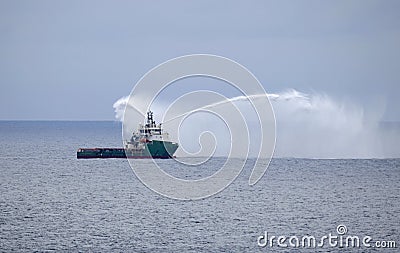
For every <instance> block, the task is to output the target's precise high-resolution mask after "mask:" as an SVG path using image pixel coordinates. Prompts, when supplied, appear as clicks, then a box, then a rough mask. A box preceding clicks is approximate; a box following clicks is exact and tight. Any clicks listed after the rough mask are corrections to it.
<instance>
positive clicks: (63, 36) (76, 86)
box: [0, 0, 400, 121]
mask: <svg viewBox="0 0 400 253" xmlns="http://www.w3.org/2000/svg"><path fill="white" fill-rule="evenodd" d="M399 13H400V2H399V1H242V2H222V1H221V2H216V1H159V2H150V1H41V0H38V1H0V34H1V40H0V87H1V92H0V119H3V120H7V119H11V120H13V119H18V120H20V119H21V120H23V119H28V120H36V119H37V120H53V119H54V120H112V119H114V111H113V108H112V105H113V103H114V102H115V101H116V100H117V99H118V98H120V97H121V96H124V95H128V94H129V92H130V91H131V89H132V88H133V86H134V84H135V83H136V82H137V81H138V80H139V79H140V77H141V76H142V75H143V74H145V73H146V72H147V71H148V70H150V69H151V68H152V67H154V66H156V65H158V64H160V63H161V62H164V61H166V60H168V59H170V58H173V57H177V56H181V55H185V54H193V53H209V54H217V55H222V56H225V57H228V58H231V59H233V60H235V61H237V62H239V63H241V64H242V65H244V66H246V67H247V68H248V69H249V70H250V71H252V72H253V73H254V74H255V75H256V76H257V78H258V79H259V80H260V82H261V83H262V84H263V85H264V87H265V89H266V90H267V92H271V93H274V92H280V91H282V90H285V89H288V88H294V89H297V90H300V91H304V92H318V93H326V94H328V95H329V96H332V97H333V98H335V99H338V100H344V101H354V102H355V103H357V104H360V105H362V106H363V107H365V108H366V109H368V108H371V107H374V106H380V107H383V108H384V109H383V110H384V115H383V120H396V121H398V120H400V101H399V99H398V95H399V94H400V64H399V63H400V15H399Z"/></svg>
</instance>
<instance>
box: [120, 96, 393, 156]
mask: <svg viewBox="0 0 400 253" xmlns="http://www.w3.org/2000/svg"><path fill="white" fill-rule="evenodd" d="M265 96H266V95H265V94H260V95H252V96H251V97H252V98H253V99H254V100H255V101H256V102H257V99H260V100H261V99H265ZM267 96H268V98H269V100H270V101H271V103H272V106H273V108H274V112H275V116H276V122H277V142H276V149H275V155H274V156H275V157H303V158H386V157H400V148H399V146H398V145H397V144H396V143H400V133H399V129H398V128H397V129H392V130H390V131H389V130H387V129H384V128H382V127H381V126H380V125H379V123H380V120H381V118H380V117H379V116H377V117H374V118H368V117H366V116H365V113H364V109H363V108H362V107H361V106H358V105H355V104H352V103H340V102H338V101H335V100H333V99H332V98H330V97H329V96H327V95H321V94H305V93H302V92H299V91H296V90H293V89H292V90H287V91H285V92H281V93H277V94H268V95H267ZM128 98H129V97H122V98H120V99H119V100H118V101H116V102H115V103H114V105H113V107H114V110H115V117H116V118H117V119H118V120H121V121H122V120H123V119H122V117H123V114H124V109H125V107H126V106H129V105H128V100H129V99H128ZM230 102H233V103H234V104H235V105H236V106H237V107H238V108H239V109H240V111H241V112H242V114H244V115H246V119H248V127H249V133H250V139H251V140H253V141H254V140H257V139H258V138H259V136H258V134H259V132H258V131H257V125H256V120H255V119H256V117H255V116H256V115H255V114H254V111H253V110H252V107H251V105H250V103H249V100H248V97H246V96H238V97H234V98H230V99H227V100H224V101H220V102H217V103H212V104H209V105H206V106H204V107H202V108H199V109H207V108H212V107H219V106H221V107H223V106H224V105H226V104H227V103H230ZM154 107H157V108H159V109H160V111H163V110H162V109H161V108H166V107H167V106H165V105H162V104H157V103H156V104H154V106H152V108H153V110H154ZM195 111H197V109H196V110H195ZM157 112H158V110H157V111H156V113H157ZM192 112H193V110H191V111H188V112H185V113H184V114H182V115H178V116H176V117H175V118H180V117H182V116H185V115H186V114H190V113H192ZM158 113H159V112H158ZM158 115H159V114H158ZM251 115H252V116H251ZM175 118H172V119H169V121H170V120H173V119H175ZM189 118H190V117H189ZM216 120H218V119H215V118H214V119H205V118H201V117H193V118H192V120H190V121H188V123H187V124H186V126H187V128H186V130H185V131H182V133H183V134H184V135H185V136H183V137H184V138H182V137H181V139H182V140H192V138H193V136H196V133H194V132H195V130H194V129H196V126H198V125H204V124H205V122H207V125H208V126H213V125H218V124H216V122H215V121H216ZM132 124H133V125H134V124H135V123H132ZM190 125H192V126H193V127H192V129H191V128H190ZM167 130H168V129H167ZM218 131H219V130H218V129H217V130H215V129H214V131H213V132H214V134H215V135H216V136H223V137H222V138H225V139H226V138H229V137H227V135H226V134H224V133H223V132H220V133H218ZM221 131H222V130H221ZM185 142H186V145H189V149H190V141H185ZM227 142H229V140H228V139H226V140H224V139H222V140H218V143H219V146H220V151H221V149H222V151H221V152H222V153H220V154H224V153H226V152H223V150H224V149H227V148H228V146H226V145H224V143H227ZM193 143H196V144H197V138H196V139H194V140H193ZM193 149H196V148H193ZM255 149H256V148H255ZM177 155H179V152H178V153H177ZM253 155H256V154H253Z"/></svg>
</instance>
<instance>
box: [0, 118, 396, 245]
mask: <svg viewBox="0 0 400 253" xmlns="http://www.w3.org/2000/svg"><path fill="white" fill-rule="evenodd" d="M0 133H1V135H0V137H1V138H0V168H1V177H0V193H1V198H0V251H4V252H9V251H18V252H33V251H39V252H42V251H68V252H71V251H72V252H76V251H80V252H88V251H90V252H276V251H279V252H304V251H308V252H315V251H320V252H380V251H382V252H399V247H400V245H399V244H400V159H363V160H360V159H329V160H326V159H325V160H324V159H321V160H318V159H295V158H279V159H273V160H272V162H271V164H270V166H269V168H268V170H267V172H266V174H265V175H264V177H263V178H262V179H261V180H260V181H259V182H258V183H257V184H256V185H254V186H249V185H248V179H249V176H250V172H251V166H246V167H245V168H244V170H243V172H242V173H241V174H240V175H239V177H238V178H237V179H236V181H234V183H233V184H232V185H230V186H229V187H228V188H226V189H225V190H224V191H222V192H220V193H219V194H216V195H214V196H212V197H209V198H206V199H203V200H197V201H179V200H172V199H168V198H166V197H163V196H160V195H159V194H157V193H154V192H153V191H152V190H150V189H148V188H146V186H144V185H143V184H142V183H141V182H140V181H139V180H138V178H137V177H136V176H135V174H134V173H133V171H132V169H131V168H130V166H129V163H128V161H126V160H124V159H106V160H99V159H94V160H77V159H76V150H77V149H78V148H79V147H119V146H121V145H122V144H121V143H122V141H121V125H120V123H117V122H62V121H54V122H49V121H42V122H40V121H38V122H34V121H32V122H29V121H26V122H24V121H19V122H15V121H14V122H13V121H0ZM223 161H224V158H215V159H213V160H211V161H210V162H209V163H207V164H206V165H204V166H201V167H192V168H187V167H184V166H182V165H179V164H177V163H175V162H174V161H173V160H161V161H159V162H160V163H161V164H162V165H163V167H164V168H165V170H166V171H167V172H168V173H170V174H173V175H176V176H179V177H182V178H198V177H203V176H207V175H210V174H212V173H213V172H215V170H216V169H218V166H220V164H221V163H222V162H223ZM148 162H149V160H138V161H137V165H136V166H147V164H148ZM249 163H251V161H250V162H249ZM339 225H344V226H346V229H347V232H346V233H345V234H344V235H343V236H349V235H351V236H358V237H360V238H363V237H365V236H370V237H372V241H371V244H372V242H375V241H378V240H379V241H385V242H388V241H395V242H396V248H392V249H389V248H386V249H377V248H376V247H370V248H368V247H365V246H360V247H359V248H357V247H356V248H340V247H339V246H329V244H328V243H327V242H326V241H325V245H324V246H323V247H316V248H311V247H300V246H299V247H295V246H288V247H286V248H285V247H280V246H278V245H277V240H275V241H273V245H272V246H271V245H269V244H268V245H266V246H265V247H261V246H259V242H263V241H262V240H261V241H260V237H262V236H264V237H265V233H266V232H267V233H268V236H276V237H278V236H286V237H290V236H297V237H298V238H302V236H314V237H315V238H317V239H318V238H321V237H323V236H328V235H329V234H330V233H331V234H332V235H336V236H337V235H338V232H337V227H338V226H339ZM269 239H270V238H269ZM318 240H319V239H318ZM285 243H286V244H289V242H288V240H286V241H285ZM373 245H374V244H373Z"/></svg>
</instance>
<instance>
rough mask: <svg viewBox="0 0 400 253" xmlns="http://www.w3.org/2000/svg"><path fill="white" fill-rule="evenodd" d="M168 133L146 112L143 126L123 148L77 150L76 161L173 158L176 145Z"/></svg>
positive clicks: (151, 114) (150, 113)
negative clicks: (170, 139)
mask: <svg viewBox="0 0 400 253" xmlns="http://www.w3.org/2000/svg"><path fill="white" fill-rule="evenodd" d="M168 139H169V136H168V133H167V132H165V131H164V130H163V129H162V126H161V124H158V125H157V124H156V122H155V121H154V120H153V112H151V111H149V112H147V120H146V123H145V125H142V124H139V128H138V130H137V132H133V134H132V137H131V138H130V140H125V141H124V148H79V149H78V151H77V153H76V156H77V158H78V159H90V158H132V159H141V158H158V159H168V158H173V157H174V153H175V151H176V150H177V148H178V146H179V145H178V143H175V142H171V141H169V140H168Z"/></svg>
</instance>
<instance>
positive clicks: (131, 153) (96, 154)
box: [77, 140, 178, 159]
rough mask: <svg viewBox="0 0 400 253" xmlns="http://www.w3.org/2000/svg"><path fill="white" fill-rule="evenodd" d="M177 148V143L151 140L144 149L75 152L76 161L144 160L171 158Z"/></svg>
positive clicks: (80, 150) (82, 150)
mask: <svg viewBox="0 0 400 253" xmlns="http://www.w3.org/2000/svg"><path fill="white" fill-rule="evenodd" d="M177 148H178V144H177V143H173V142H170V141H157V140H153V141H150V142H148V143H146V144H145V145H144V149H140V150H134V149H126V150H125V149H123V148H80V149H78V151H77V158H78V159H91V158H130V159H145V158H158V159H168V158H173V155H174V153H175V151H176V149H177Z"/></svg>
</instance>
